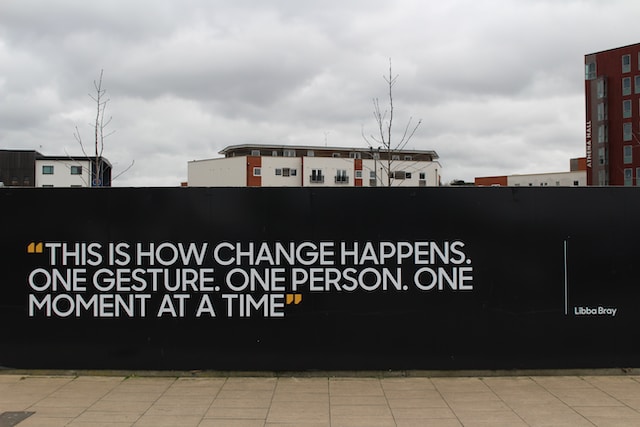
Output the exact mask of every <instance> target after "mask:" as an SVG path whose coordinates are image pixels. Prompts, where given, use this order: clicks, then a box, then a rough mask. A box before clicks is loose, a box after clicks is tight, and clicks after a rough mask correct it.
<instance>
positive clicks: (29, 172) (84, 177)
mask: <svg viewBox="0 0 640 427" xmlns="http://www.w3.org/2000/svg"><path fill="white" fill-rule="evenodd" d="M95 169H96V162H95V159H94V158H91V157H84V156H83V157H71V156H45V155H43V154H41V153H39V152H37V151H35V150H0V185H1V186H7V187H110V186H111V163H109V161H108V160H107V159H106V158H104V157H100V158H99V159H98V173H97V174H96V173H95Z"/></svg>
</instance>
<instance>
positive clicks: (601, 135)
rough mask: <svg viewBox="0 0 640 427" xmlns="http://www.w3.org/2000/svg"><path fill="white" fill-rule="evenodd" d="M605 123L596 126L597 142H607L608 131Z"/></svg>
mask: <svg viewBox="0 0 640 427" xmlns="http://www.w3.org/2000/svg"><path fill="white" fill-rule="evenodd" d="M608 130H609V129H608V128H607V125H599V126H598V143H600V144H602V143H603V142H607V141H608V140H609V132H608Z"/></svg>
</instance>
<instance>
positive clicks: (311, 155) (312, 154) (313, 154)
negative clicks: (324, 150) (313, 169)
mask: <svg viewBox="0 0 640 427" xmlns="http://www.w3.org/2000/svg"><path fill="white" fill-rule="evenodd" d="M315 155H316V153H314V152H313V150H307V157H314V156H315Z"/></svg>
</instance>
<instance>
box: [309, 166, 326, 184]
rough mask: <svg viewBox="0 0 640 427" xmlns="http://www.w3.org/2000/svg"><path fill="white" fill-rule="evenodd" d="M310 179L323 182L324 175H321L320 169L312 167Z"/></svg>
mask: <svg viewBox="0 0 640 427" xmlns="http://www.w3.org/2000/svg"><path fill="white" fill-rule="evenodd" d="M310 179H311V182H315V183H323V182H324V176H322V169H312V170H311V177H310Z"/></svg>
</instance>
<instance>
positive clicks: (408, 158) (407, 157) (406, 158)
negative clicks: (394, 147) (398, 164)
mask: <svg viewBox="0 0 640 427" xmlns="http://www.w3.org/2000/svg"><path fill="white" fill-rule="evenodd" d="M404 159H405V160H413V157H411V156H404Z"/></svg>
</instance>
